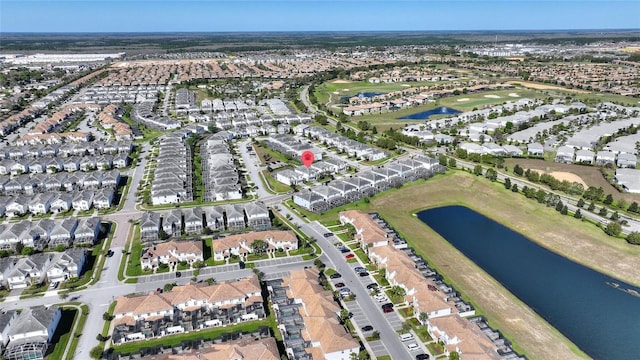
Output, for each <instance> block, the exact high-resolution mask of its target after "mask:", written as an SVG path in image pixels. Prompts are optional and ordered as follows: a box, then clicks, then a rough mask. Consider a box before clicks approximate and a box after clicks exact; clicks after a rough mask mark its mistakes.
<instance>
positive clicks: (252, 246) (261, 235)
mask: <svg viewBox="0 0 640 360" xmlns="http://www.w3.org/2000/svg"><path fill="white" fill-rule="evenodd" d="M256 241H259V243H258V242H256ZM257 244H258V245H259V246H258V245H257ZM211 246H212V248H213V249H212V252H213V259H214V260H216V261H221V260H225V259H227V258H229V257H230V256H232V255H235V256H240V257H245V256H247V255H249V254H251V253H254V252H275V251H276V250H279V249H282V250H286V251H289V250H295V249H297V248H298V238H297V237H296V234H295V233H294V232H293V231H291V230H271V231H251V232H248V233H244V234H234V235H228V236H225V237H222V238H218V239H214V240H213V241H212V245H211Z"/></svg>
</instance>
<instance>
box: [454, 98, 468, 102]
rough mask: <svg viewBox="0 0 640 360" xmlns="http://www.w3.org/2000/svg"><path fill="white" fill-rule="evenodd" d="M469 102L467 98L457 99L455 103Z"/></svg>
mask: <svg viewBox="0 0 640 360" xmlns="http://www.w3.org/2000/svg"><path fill="white" fill-rule="evenodd" d="M469 100H471V99H469V98H462V99H458V100H456V101H457V102H465V101H469Z"/></svg>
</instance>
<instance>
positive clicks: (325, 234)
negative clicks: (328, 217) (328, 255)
mask: <svg viewBox="0 0 640 360" xmlns="http://www.w3.org/2000/svg"><path fill="white" fill-rule="evenodd" d="M330 236H333V233H332V232H328V233H324V237H326V238H327V237H330Z"/></svg>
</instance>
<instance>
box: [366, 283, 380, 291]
mask: <svg viewBox="0 0 640 360" xmlns="http://www.w3.org/2000/svg"><path fill="white" fill-rule="evenodd" d="M377 288H378V284H376V283H371V284H369V285H367V289H369V290H371V289H377Z"/></svg>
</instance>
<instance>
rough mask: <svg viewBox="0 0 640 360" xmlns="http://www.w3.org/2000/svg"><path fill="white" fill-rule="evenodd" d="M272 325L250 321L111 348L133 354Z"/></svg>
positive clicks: (264, 321)
mask: <svg viewBox="0 0 640 360" xmlns="http://www.w3.org/2000/svg"><path fill="white" fill-rule="evenodd" d="M272 324H273V322H272V321H270V320H269V319H264V320H258V321H251V322H247V323H243V324H237V325H228V326H226V327H221V328H214V329H207V330H201V331H192V332H190V333H188V334H187V333H186V334H178V335H172V336H165V337H162V338H159V339H149V340H145V341H133V342H130V343H127V344H122V345H116V346H114V347H113V349H114V351H117V352H119V353H120V354H133V353H137V352H139V351H140V348H143V347H154V346H160V345H161V346H164V347H169V346H176V345H179V344H180V343H182V342H183V341H188V340H193V339H200V338H202V339H215V338H219V337H221V336H222V335H223V334H230V333H234V332H244V333H250V332H254V331H256V330H258V328H260V327H263V326H266V327H270V326H271V325H272Z"/></svg>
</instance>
